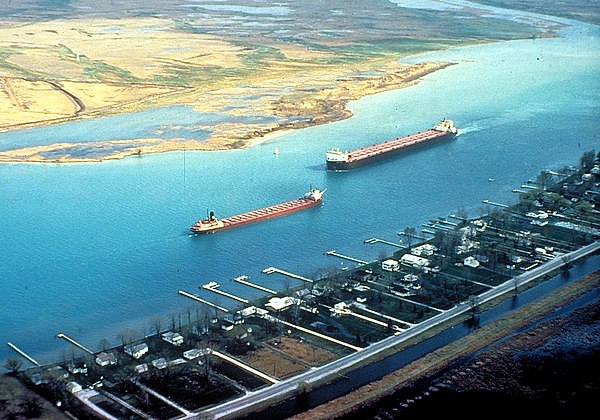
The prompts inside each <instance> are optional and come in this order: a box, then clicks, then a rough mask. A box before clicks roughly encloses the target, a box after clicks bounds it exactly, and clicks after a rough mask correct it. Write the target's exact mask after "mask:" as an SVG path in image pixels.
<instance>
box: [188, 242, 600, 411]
mask: <svg viewBox="0 0 600 420" xmlns="http://www.w3.org/2000/svg"><path fill="white" fill-rule="evenodd" d="M599 249H600V242H594V243H593V244H590V245H588V246H586V247H584V248H581V249H578V250H576V251H573V252H571V253H569V254H566V255H567V256H568V257H567V258H568V259H569V261H575V260H576V259H578V258H581V257H584V256H587V255H590V254H592V253H594V252H595V251H597V250H599ZM564 265H565V256H564V255H563V256H559V257H556V258H554V259H553V260H550V261H548V262H546V263H545V264H543V265H541V266H539V267H536V268H535V269H532V270H531V271H528V272H526V273H523V274H521V275H519V276H517V277H515V278H514V279H510V280H508V281H506V282H505V283H502V284H501V285H499V286H498V287H496V288H494V289H490V290H488V291H486V292H485V293H482V294H481V295H479V301H478V302H479V304H482V303H485V302H487V301H490V300H492V299H494V298H496V297H498V296H500V295H502V294H504V293H507V292H511V291H512V290H514V287H515V282H516V283H517V285H518V286H522V285H524V284H526V283H528V282H530V281H532V280H535V279H537V278H539V277H540V276H544V275H546V274H548V273H550V272H551V271H553V270H555V269H557V268H560V267H562V266H564ZM470 310H471V306H470V305H469V303H468V302H462V303H460V304H458V305H457V306H455V307H454V308H452V309H449V310H447V311H445V312H443V313H441V314H439V315H436V316H434V317H432V318H429V319H428V320H426V321H424V322H422V323H420V324H418V325H415V326H414V327H411V328H410V329H408V330H407V331H405V332H403V333H402V334H400V335H398V336H392V337H388V338H386V339H384V340H382V341H379V342H377V343H374V344H372V345H370V346H369V347H367V348H365V349H364V350H363V351H359V352H356V353H352V354H350V355H348V356H345V357H343V358H341V359H337V360H334V361H333V362H331V363H328V364H326V365H323V366H321V367H319V368H313V369H311V370H309V371H306V372H304V373H302V374H300V375H297V376H294V377H292V378H289V379H286V380H283V381H281V382H279V383H277V384H274V385H271V386H269V387H268V388H264V389H260V390H258V391H254V392H249V393H247V394H246V395H244V396H241V397H239V398H237V399H235V400H231V401H228V402H226V403H223V404H221V405H219V406H216V407H213V408H210V409H207V410H204V411H201V412H200V413H198V417H201V416H203V415H207V416H208V417H209V418H211V416H212V417H214V418H220V419H226V418H234V417H237V416H239V414H240V410H249V409H251V408H252V407H254V406H259V405H262V404H264V402H265V401H266V400H272V401H273V402H275V401H279V400H282V399H284V398H287V397H290V396H293V395H294V393H295V392H296V390H297V388H298V385H299V384H300V383H302V382H306V383H315V382H317V381H320V380H323V379H325V378H330V379H333V378H335V377H336V376H337V372H339V371H340V370H345V369H348V368H351V367H353V366H355V365H357V364H358V363H359V362H361V361H362V360H364V359H365V358H368V357H372V356H375V355H377V354H378V353H381V352H383V351H385V350H388V349H390V348H392V347H394V346H397V345H399V344H400V343H402V342H404V341H406V340H408V339H410V338H412V337H414V336H416V335H419V334H421V333H423V332H424V331H426V330H427V329H429V328H432V327H435V326H436V325H439V324H441V323H444V322H446V321H448V320H449V319H451V318H453V317H456V316H459V315H461V314H463V313H465V312H467V311H470Z"/></svg>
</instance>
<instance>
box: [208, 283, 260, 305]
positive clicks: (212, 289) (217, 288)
mask: <svg viewBox="0 0 600 420" xmlns="http://www.w3.org/2000/svg"><path fill="white" fill-rule="evenodd" d="M200 287H201V288H202V289H206V290H210V291H211V292H215V293H217V294H219V295H221V296H225V297H227V298H229V299H233V300H237V301H238V302H242V303H250V301H249V300H248V299H244V298H241V297H239V296H236V295H234V294H231V293H227V292H224V291H222V290H219V285H218V284H217V285H216V286H211V285H210V284H205V285H202V286H200Z"/></svg>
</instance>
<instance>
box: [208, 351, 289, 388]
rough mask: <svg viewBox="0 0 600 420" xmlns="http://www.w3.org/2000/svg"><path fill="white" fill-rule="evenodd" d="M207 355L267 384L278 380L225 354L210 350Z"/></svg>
mask: <svg viewBox="0 0 600 420" xmlns="http://www.w3.org/2000/svg"><path fill="white" fill-rule="evenodd" d="M209 353H210V354H212V355H213V356H216V357H218V358H219V359H223V360H225V361H226V362H229V363H231V364H232V365H235V366H237V367H239V368H241V369H243V370H245V371H246V372H250V373H251V374H253V375H255V376H258V377H259V378H262V379H264V380H266V381H268V382H271V383H272V384H276V383H277V382H279V380H278V379H275V378H273V377H272V376H269V375H267V374H266V373H263V372H261V371H260V370H257V369H254V368H253V367H252V366H248V365H247V364H245V363H242V362H240V361H239V360H237V359H234V358H233V357H229V356H227V355H226V354H223V353H219V352H218V351H216V350H212V349H211V350H210V352H209Z"/></svg>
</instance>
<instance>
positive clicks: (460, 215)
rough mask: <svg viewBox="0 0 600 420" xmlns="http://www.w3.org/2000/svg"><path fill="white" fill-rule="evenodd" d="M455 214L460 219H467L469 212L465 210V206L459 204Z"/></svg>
mask: <svg viewBox="0 0 600 420" xmlns="http://www.w3.org/2000/svg"><path fill="white" fill-rule="evenodd" d="M455 216H456V217H458V218H459V219H461V220H467V219H468V217H469V213H468V212H467V210H465V208H464V207H463V206H460V207H459V208H458V210H456V215H455Z"/></svg>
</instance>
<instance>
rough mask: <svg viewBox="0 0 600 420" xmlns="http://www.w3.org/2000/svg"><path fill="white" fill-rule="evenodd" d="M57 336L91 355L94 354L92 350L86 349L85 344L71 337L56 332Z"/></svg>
mask: <svg viewBox="0 0 600 420" xmlns="http://www.w3.org/2000/svg"><path fill="white" fill-rule="evenodd" d="M56 337H57V338H62V339H64V340H67V341H68V342H69V343H71V344H73V345H74V346H76V347H79V348H80V349H81V350H83V351H85V352H86V353H89V354H91V355H93V354H94V352H93V351H91V350H90V349H88V348H87V347H86V346H84V345H83V344H79V343H78V342H77V341H75V340H73V339H72V338H71V337H68V336H66V335H65V334H63V333H60V334H56Z"/></svg>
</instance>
